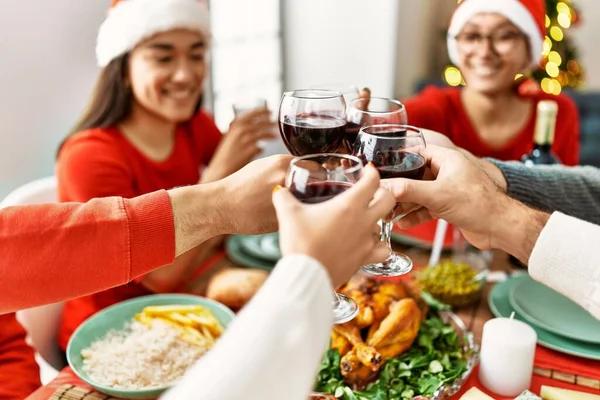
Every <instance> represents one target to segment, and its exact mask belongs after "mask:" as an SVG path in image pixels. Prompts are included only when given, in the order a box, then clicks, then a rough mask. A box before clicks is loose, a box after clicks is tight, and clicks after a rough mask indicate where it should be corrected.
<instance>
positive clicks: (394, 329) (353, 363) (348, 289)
mask: <svg viewBox="0 0 600 400" xmlns="http://www.w3.org/2000/svg"><path fill="white" fill-rule="evenodd" d="M340 292H341V293H343V294H345V295H346V296H349V297H351V298H353V299H354V300H355V301H356V302H357V303H358V306H359V314H358V316H357V317H356V318H355V319H353V320H352V321H349V322H347V323H345V324H340V325H335V326H334V328H333V332H332V335H331V347H332V348H334V349H336V350H338V351H339V353H340V355H342V361H341V366H340V369H341V373H342V376H343V377H344V380H345V381H346V383H347V384H349V385H351V386H353V387H354V388H357V389H360V388H363V387H364V386H366V385H367V384H368V383H369V382H371V381H373V380H375V379H376V378H377V376H378V374H379V369H380V368H381V366H382V365H383V363H384V362H385V359H387V358H390V357H395V356H398V355H399V354H402V353H403V352H405V351H406V350H407V349H408V348H409V347H410V346H411V345H412V343H413V341H414V340H415V338H416V337H417V334H418V332H419V327H420V325H421V321H422V319H423V318H424V315H425V313H426V312H427V309H426V306H425V305H424V302H422V300H420V299H419V298H418V297H417V296H414V295H413V293H412V291H411V290H410V288H409V287H408V286H406V285H404V284H402V283H392V282H386V281H379V280H375V279H373V278H370V277H366V276H357V277H355V278H353V279H352V280H351V281H350V282H349V283H348V284H347V285H345V286H344V287H342V288H341V289H340Z"/></svg>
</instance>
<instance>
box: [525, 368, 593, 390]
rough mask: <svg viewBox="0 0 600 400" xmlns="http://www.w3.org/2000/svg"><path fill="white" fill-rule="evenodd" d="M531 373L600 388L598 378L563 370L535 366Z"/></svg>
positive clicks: (591, 387)
mask: <svg viewBox="0 0 600 400" xmlns="http://www.w3.org/2000/svg"><path fill="white" fill-rule="evenodd" d="M533 373H534V374H536V375H539V376H543V377H546V378H550V379H556V380H557V381H561V382H567V383H571V384H573V385H578V386H582V387H586V388H590V389H598V390H600V380H598V379H593V378H586V377H584V376H577V375H573V374H567V373H564V372H559V371H553V370H550V369H546V368H537V367H536V368H534V369H533Z"/></svg>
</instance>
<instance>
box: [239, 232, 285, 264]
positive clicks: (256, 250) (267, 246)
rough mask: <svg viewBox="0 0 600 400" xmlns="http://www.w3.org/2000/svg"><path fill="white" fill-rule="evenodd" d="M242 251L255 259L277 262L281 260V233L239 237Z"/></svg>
mask: <svg viewBox="0 0 600 400" xmlns="http://www.w3.org/2000/svg"><path fill="white" fill-rule="evenodd" d="M239 236H240V241H241V243H240V244H241V247H242V250H243V251H244V252H245V253H247V254H248V255H251V256H252V257H254V258H261V259H263V260H267V261H271V262H277V261H279V259H280V258H281V251H280V250H279V233H277V232H275V233H267V234H264V235H239Z"/></svg>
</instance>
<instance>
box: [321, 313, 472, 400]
mask: <svg viewBox="0 0 600 400" xmlns="http://www.w3.org/2000/svg"><path fill="white" fill-rule="evenodd" d="M340 360H341V357H340V354H339V353H338V351H337V350H333V349H329V350H328V351H327V353H326V354H325V356H324V357H323V361H322V362H321V367H320V369H319V374H318V377H317V382H316V384H315V390H316V391H317V392H323V393H328V394H331V395H334V396H335V397H337V398H339V399H342V400H392V399H394V400H395V399H405V400H409V399H412V398H413V397H414V396H417V395H422V396H431V395H433V394H434V393H435V392H436V391H437V390H438V389H439V388H440V387H442V386H443V385H445V384H448V383H451V382H453V381H454V380H455V379H456V378H458V377H460V376H461V375H462V374H463V373H464V372H465V371H466V369H467V357H466V355H465V354H464V352H463V351H462V348H461V345H460V341H459V340H458V335H457V334H456V331H455V330H454V328H453V327H452V326H451V325H449V324H446V323H444V322H443V321H442V320H441V319H440V318H439V317H438V316H434V315H431V316H430V317H429V318H427V319H426V320H425V321H423V322H422V323H421V327H420V329H419V334H418V336H417V338H416V339H415V341H414V343H413V345H412V347H411V348H410V349H409V350H408V351H406V352H405V353H403V354H401V355H399V356H398V357H394V358H390V359H388V360H386V362H385V364H384V365H383V367H382V368H381V371H380V374H379V378H378V379H377V380H376V381H375V382H372V383H370V384H369V385H367V387H366V388H365V389H364V390H362V391H353V390H352V389H351V388H349V387H348V386H346V384H345V383H344V381H343V379H342V375H341V373H340Z"/></svg>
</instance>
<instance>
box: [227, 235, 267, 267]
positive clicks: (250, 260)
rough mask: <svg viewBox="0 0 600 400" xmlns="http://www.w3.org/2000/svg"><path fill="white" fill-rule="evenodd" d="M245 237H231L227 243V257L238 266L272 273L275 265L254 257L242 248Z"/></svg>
mask: <svg viewBox="0 0 600 400" xmlns="http://www.w3.org/2000/svg"><path fill="white" fill-rule="evenodd" d="M244 237H245V235H231V236H229V237H228V238H227V240H226V242H225V250H226V251H227V257H229V259H231V261H233V262H235V263H236V264H238V265H241V266H244V267H251V268H260V269H264V270H267V271H271V270H272V269H273V268H275V263H274V262H272V261H268V260H264V259H261V258H257V257H252V256H251V255H250V254H248V253H246V252H245V251H244V249H243V248H242V240H243V238H244Z"/></svg>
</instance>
